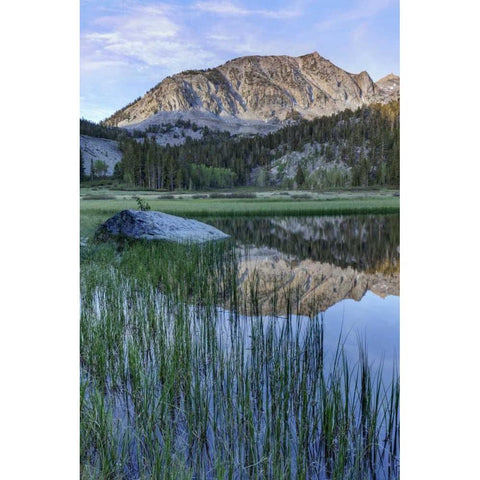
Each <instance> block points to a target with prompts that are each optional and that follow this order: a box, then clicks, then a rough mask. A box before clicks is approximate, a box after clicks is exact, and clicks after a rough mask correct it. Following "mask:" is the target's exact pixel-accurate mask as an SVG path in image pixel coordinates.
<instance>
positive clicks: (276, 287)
mask: <svg viewBox="0 0 480 480" xmlns="http://www.w3.org/2000/svg"><path fill="white" fill-rule="evenodd" d="M239 278H240V290H241V292H242V294H243V295H244V296H245V297H246V298H247V304H248V305H250V304H252V300H253V303H255V302H256V300H255V299H258V310H259V311H258V312H251V313H262V314H264V315H269V314H273V313H275V314H279V315H282V314H286V313H288V312H290V313H294V314H297V313H298V314H301V315H311V314H313V315H315V314H316V313H318V312H320V311H325V310H326V309H327V308H329V307H331V306H332V305H334V304H336V303H337V302H339V301H341V300H344V299H347V298H350V299H353V300H357V301H358V300H360V299H361V298H362V297H363V295H364V294H365V293H366V292H367V291H368V290H370V291H372V292H373V293H375V294H377V295H379V296H382V297H385V296H387V295H399V290H400V280H399V273H398V269H397V272H396V273H393V274H387V275H386V274H384V273H381V272H377V273H368V272H361V271H358V270H355V269H354V268H352V267H346V268H342V267H338V266H335V265H332V264H330V263H321V262H315V261H312V260H302V261H299V260H295V259H292V258H288V257H286V256H284V255H282V254H281V253H280V252H276V253H275V252H274V251H271V250H270V251H265V250H263V251H262V250H258V249H254V250H252V251H250V253H249V255H248V256H245V257H244V258H243V259H242V261H241V262H240V265H239ZM247 313H248V312H247Z"/></svg>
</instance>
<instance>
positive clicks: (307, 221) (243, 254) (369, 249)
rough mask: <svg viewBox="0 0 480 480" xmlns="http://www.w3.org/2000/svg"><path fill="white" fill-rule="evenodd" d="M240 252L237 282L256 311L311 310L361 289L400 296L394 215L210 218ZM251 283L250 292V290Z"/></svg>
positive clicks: (355, 295) (358, 296) (358, 295)
mask: <svg viewBox="0 0 480 480" xmlns="http://www.w3.org/2000/svg"><path fill="white" fill-rule="evenodd" d="M208 223H210V224H212V225H214V226H215V227H217V228H219V229H220V230H222V231H224V232H226V233H228V234H229V235H231V236H232V238H233V239H234V241H236V242H237V244H238V246H239V252H240V263H239V280H240V281H239V285H240V288H241V289H242V290H243V293H244V294H245V295H246V296H247V297H248V295H254V296H255V300H256V301H258V304H259V307H260V310H261V312H259V313H262V314H271V313H273V312H277V313H285V312H287V311H291V312H292V313H297V314H301V315H310V314H314V313H315V312H319V311H325V310H326V309H327V308H329V307H331V306H332V305H335V304H336V303H338V302H340V301H341V300H344V299H353V300H357V301H358V300H360V299H361V298H362V297H363V296H364V295H365V293H366V292H367V291H372V292H373V293H375V294H377V295H379V296H381V297H386V296H387V295H397V296H398V295H399V290H400V279H399V264H400V262H399V256H400V254H399V238H400V234H399V215H368V216H336V217H272V218H215V219H209V220H208ZM252 284H255V290H252Z"/></svg>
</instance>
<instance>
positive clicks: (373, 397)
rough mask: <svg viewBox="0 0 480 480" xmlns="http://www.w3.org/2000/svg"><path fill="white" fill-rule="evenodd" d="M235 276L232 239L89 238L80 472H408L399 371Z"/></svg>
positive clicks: (302, 475)
mask: <svg viewBox="0 0 480 480" xmlns="http://www.w3.org/2000/svg"><path fill="white" fill-rule="evenodd" d="M236 281H237V259H236V254H235V250H234V247H233V245H232V243H230V242H220V243H211V244H207V245H203V246H198V245H177V244H171V243H165V242H163V243H162V242H158V243H154V242H150V243H148V242H136V243H131V244H129V245H123V246H121V245H118V246H117V245H115V244H91V245H88V246H86V247H82V250H81V324H80V355H81V402H80V404H81V425H80V434H81V439H80V440H81V441H80V444H81V445H80V447H81V472H82V478H85V479H87V478H102V479H115V480H116V479H137V478H141V479H147V478H149V479H150V478H162V479H163V478H165V479H169V478H171V479H177V478H179V479H182V478H185V479H186V478H188V479H192V478H198V479H214V478H216V479H229V478H232V479H233V478H240V479H242V478H253V479H257V478H258V479H260V478H275V479H277V478H278V479H283V478H285V479H287V478H288V479H290V478H291V479H294V478H298V479H307V478H320V479H322V478H331V479H339V480H340V479H348V478H351V479H359V478H362V479H369V478H372V479H373V478H377V479H380V478H398V471H397V467H396V462H397V457H398V393H399V391H398V382H397V380H396V379H397V373H396V372H393V379H394V381H393V382H392V384H390V385H385V384H383V382H382V371H381V369H373V368H372V367H371V366H370V364H369V362H368V358H367V355H366V349H365V347H364V346H363V345H362V344H359V360H358V363H350V362H348V361H347V359H346V357H345V356H344V355H343V352H342V348H341V342H340V341H339V346H338V348H337V350H336V352H328V351H324V345H323V336H324V330H323V321H322V318H321V316H317V315H315V314H313V313H312V315H311V317H310V318H305V319H304V320H303V321H302V322H301V328H300V327H298V326H297V328H294V325H295V322H296V316H295V314H296V310H295V301H294V298H295V292H289V293H288V294H289V295H291V297H292V298H291V302H290V305H291V308H290V310H289V311H288V312H287V316H286V319H285V320H284V321H283V323H281V324H279V323H278V319H277V320H275V319H270V318H264V317H262V315H261V310H260V308H259V305H258V301H257V300H256V299H257V298H258V295H257V294H256V284H255V282H252V285H251V286H250V289H249V294H248V296H247V297H245V298H243V297H241V296H240V294H239V292H238V289H237V288H236ZM313 307H314V306H313ZM312 312H315V309H314V308H313V309H312ZM245 314H249V315H248V316H246V315H245ZM252 314H254V315H255V316H252ZM327 358H332V359H333V360H331V361H327Z"/></svg>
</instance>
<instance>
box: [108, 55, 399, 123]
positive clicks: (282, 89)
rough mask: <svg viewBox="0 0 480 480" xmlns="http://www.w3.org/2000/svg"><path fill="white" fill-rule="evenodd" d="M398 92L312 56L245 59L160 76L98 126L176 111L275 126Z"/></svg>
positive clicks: (394, 84)
mask: <svg viewBox="0 0 480 480" xmlns="http://www.w3.org/2000/svg"><path fill="white" fill-rule="evenodd" d="M399 87H400V79H399V77H398V76H396V75H393V74H389V75H387V76H386V77H383V78H382V79H380V80H379V81H378V82H374V81H373V80H372V78H371V77H370V75H369V74H368V73H367V72H366V71H362V72H360V73H357V74H355V73H349V72H347V71H345V70H343V69H341V68H340V67H338V66H336V65H334V64H333V63H332V62H331V61H330V60H328V59H326V58H323V57H321V56H320V55H319V53H318V52H313V53H309V54H306V55H301V56H298V57H291V56H287V55H280V56H275V55H268V56H259V55H251V56H245V57H238V58H234V59H232V60H228V61H227V62H225V63H224V64H222V65H219V66H217V67H214V68H209V69H205V70H186V71H183V72H180V73H177V74H175V75H172V76H169V77H166V78H165V79H164V80H162V81H161V82H160V83H158V84H157V85H155V86H154V87H153V88H151V89H150V90H149V91H148V92H147V93H146V94H145V95H144V96H143V97H139V98H137V99H136V100H134V101H133V102H131V103H130V104H128V105H127V106H125V107H123V108H122V109H120V110H118V111H117V112H115V113H114V114H113V115H112V116H110V117H109V118H107V119H106V120H104V121H103V122H102V123H103V124H105V125H111V126H119V127H131V126H134V125H135V126H136V125H139V124H141V123H142V122H145V121H147V120H150V119H154V118H155V116H156V115H158V116H159V118H162V114H163V116H164V117H165V116H167V117H168V115H169V114H172V113H178V112H183V113H185V114H186V113H190V114H193V115H199V116H200V117H201V116H202V115H213V116H214V117H216V118H218V119H220V120H221V122H220V123H222V122H225V123H226V124H228V123H229V122H235V121H241V122H260V123H275V122H276V123H278V122H284V121H288V120H289V119H299V118H305V119H311V118H315V117H319V116H324V115H331V114H333V113H337V112H339V111H342V110H345V109H347V108H349V109H356V108H358V107H360V106H362V105H365V104H370V103H387V102H389V101H390V100H393V99H398V97H399ZM152 121H153V120H152ZM147 123H148V122H147Z"/></svg>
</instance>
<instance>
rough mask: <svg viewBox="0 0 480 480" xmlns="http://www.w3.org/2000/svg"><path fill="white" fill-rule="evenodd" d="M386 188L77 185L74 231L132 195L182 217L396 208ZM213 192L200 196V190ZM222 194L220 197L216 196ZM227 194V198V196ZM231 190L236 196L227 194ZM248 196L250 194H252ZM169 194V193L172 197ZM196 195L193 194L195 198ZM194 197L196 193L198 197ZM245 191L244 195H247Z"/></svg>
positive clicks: (89, 228) (89, 226)
mask: <svg viewBox="0 0 480 480" xmlns="http://www.w3.org/2000/svg"><path fill="white" fill-rule="evenodd" d="M395 193H396V192H392V191H388V190H387V191H365V192H355V191H346V192H341V191H340V192H338V191H337V192H326V193H311V192H300V193H298V192H295V193H292V192H250V191H249V192H244V193H243V198H242V193H240V192H238V191H236V192H233V193H221V194H217V195H218V196H220V198H218V197H217V198H215V194H212V193H211V192H209V193H203V194H202V193H198V194H180V195H171V194H159V193H158V192H142V191H131V192H125V191H115V190H102V189H99V190H92V189H82V191H81V197H80V232H81V236H82V237H83V238H85V237H89V238H90V237H92V236H93V233H94V231H95V228H96V227H97V226H98V225H99V224H100V223H102V222H104V221H105V220H107V219H108V218H109V217H111V216H112V215H114V214H115V213H117V212H119V211H121V210H125V209H136V208H138V205H137V202H136V200H135V198H134V197H138V198H141V199H142V200H144V201H146V202H147V203H148V205H150V206H151V208H152V210H158V211H161V212H164V213H169V214H172V215H180V216H186V217H198V218H201V217H212V216H216V217H221V216H228V217H233V216H271V215H293V216H310V215H346V214H387V213H398V212H399V210H400V198H399V197H398V196H396V195H395ZM211 195H212V196H213V197H214V198H204V197H205V196H209V197H210V196H211ZM222 195H223V197H222ZM229 195H230V198H229ZM235 195H237V196H238V198H232V196H235ZM252 196H253V197H252ZM172 197H173V198H172ZM196 197H197V198H196ZM198 197H200V198H198ZM249 197H250V198H249Z"/></svg>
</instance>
